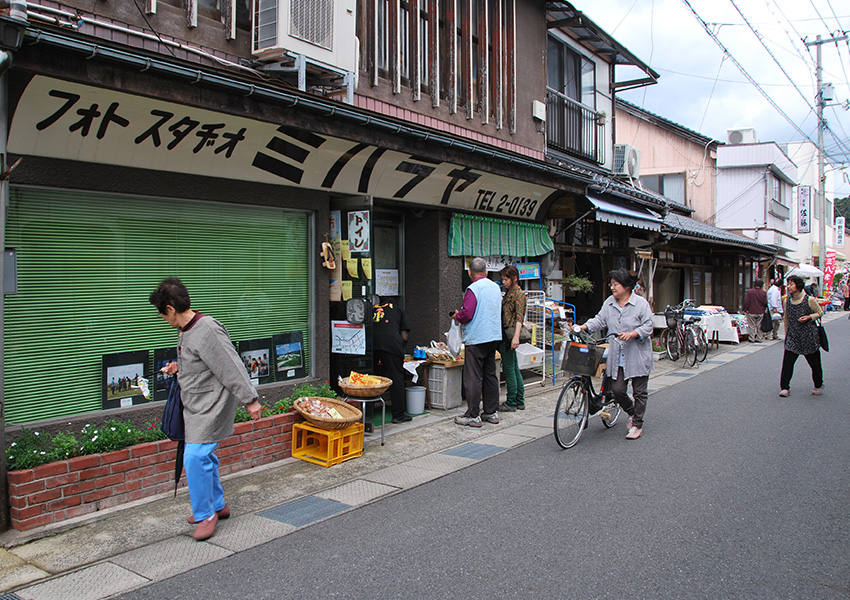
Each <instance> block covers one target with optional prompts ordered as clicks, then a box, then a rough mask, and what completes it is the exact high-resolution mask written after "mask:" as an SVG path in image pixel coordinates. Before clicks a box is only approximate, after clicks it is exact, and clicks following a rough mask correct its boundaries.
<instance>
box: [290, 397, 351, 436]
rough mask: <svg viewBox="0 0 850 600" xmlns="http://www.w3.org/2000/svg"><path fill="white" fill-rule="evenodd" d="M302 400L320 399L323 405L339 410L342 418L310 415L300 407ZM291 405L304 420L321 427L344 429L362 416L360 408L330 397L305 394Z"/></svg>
mask: <svg viewBox="0 0 850 600" xmlns="http://www.w3.org/2000/svg"><path fill="white" fill-rule="evenodd" d="M302 400H321V401H322V404H324V405H325V406H333V407H334V408H335V409H337V410H338V411H339V414H341V415H342V416H343V418H342V419H330V418H328V417H319V416H317V415H312V414H310V413H308V412H307V411H305V410H302V409H301V406H299V405H300V404H301V401H302ZM292 407H293V408H294V409H295V410H296V411H298V414H299V415H301V416H302V417H304V419H305V420H306V421H309V422H310V423H312V424H313V425H315V426H316V427H321V428H322V429H345V428H346V427H349V426H351V425H353V424H354V423H356V422H357V421H359V420H360V419H362V418H363V413H361V412H360V409H358V408H355V407H353V406H351V405H350V404H346V403H345V402H342V401H341V400H334V399H332V398H317V397H315V396H313V397H311V396H306V397H304V398H298V399H296V400H295V402H293V403H292Z"/></svg>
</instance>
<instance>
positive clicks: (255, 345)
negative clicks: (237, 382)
mask: <svg viewBox="0 0 850 600" xmlns="http://www.w3.org/2000/svg"><path fill="white" fill-rule="evenodd" d="M271 356H272V339H271V338H259V339H256V340H245V341H240V342H239V358H241V359H242V364H244V365H245V370H246V371H248V377H250V378H251V383H253V384H254V385H260V384H262V383H271V382H272V381H273V380H274V377H273V375H272V366H271Z"/></svg>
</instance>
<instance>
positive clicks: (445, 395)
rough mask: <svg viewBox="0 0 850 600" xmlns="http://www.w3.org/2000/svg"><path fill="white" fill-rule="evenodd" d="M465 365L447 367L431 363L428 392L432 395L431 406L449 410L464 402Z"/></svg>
mask: <svg viewBox="0 0 850 600" xmlns="http://www.w3.org/2000/svg"><path fill="white" fill-rule="evenodd" d="M462 386H463V367H459V366H458V367H445V366H443V365H431V366H430V367H428V393H429V394H430V397H431V408H436V409H440V410H449V409H450V408H457V407H458V406H460V405H461V404H462V403H463V399H462V398H461V396H462V393H463V392H462Z"/></svg>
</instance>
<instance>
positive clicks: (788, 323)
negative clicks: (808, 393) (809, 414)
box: [779, 275, 823, 397]
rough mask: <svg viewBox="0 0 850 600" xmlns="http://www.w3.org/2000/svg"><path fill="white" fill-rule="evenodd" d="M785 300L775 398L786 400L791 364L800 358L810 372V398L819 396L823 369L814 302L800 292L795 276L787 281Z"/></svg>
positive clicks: (800, 284) (818, 310) (819, 312)
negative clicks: (784, 398) (807, 364)
mask: <svg viewBox="0 0 850 600" xmlns="http://www.w3.org/2000/svg"><path fill="white" fill-rule="evenodd" d="M787 283H788V299H787V300H786V301H785V315H784V319H785V356H783V358H782V374H781V375H780V377H779V387H780V389H781V391H780V392H779V395H780V396H782V397H785V396H788V394H789V393H790V389H791V377H792V376H793V375H794V363H795V362H797V357H798V356H800V355H801V354H802V355H803V356H805V357H806V362H808V363H809V366H810V367H811V368H812V381H813V382H814V384H815V388H814V389H813V390H812V395H814V396H820V395H821V394H822V393H823V367H822V366H821V362H820V337H819V336H818V329H817V326H816V324H815V319H818V318H820V317H821V316H823V310H822V309H821V307H820V305H818V302H817V300H815V299H814V298H813V297H811V296H808V295H806V293H805V292H804V291H803V279H802V278H801V277H798V276H797V275H791V276H790V277H789V278H788V281H787Z"/></svg>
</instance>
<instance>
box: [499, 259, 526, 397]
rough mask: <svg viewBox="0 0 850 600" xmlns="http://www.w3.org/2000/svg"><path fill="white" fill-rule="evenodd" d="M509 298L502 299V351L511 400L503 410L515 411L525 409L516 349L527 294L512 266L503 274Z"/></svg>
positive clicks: (503, 282)
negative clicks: (520, 285)
mask: <svg viewBox="0 0 850 600" xmlns="http://www.w3.org/2000/svg"><path fill="white" fill-rule="evenodd" d="M499 275H501V277H502V285H503V286H504V288H505V296H504V297H503V298H502V343H501V345H500V346H499V352H500V353H501V355H502V371H504V373H505V379H506V381H507V384H508V396H507V399H506V400H505V401H504V402H503V403H502V404H501V405H500V406H499V410H503V411H507V412H514V411H516V410H517V409H518V410H523V409H525V386H524V384H523V381H522V374H521V373H520V371H519V365H518V364H517V357H516V349H517V346H519V332H520V329H521V328H522V321H523V319H524V318H525V302H526V300H525V294H524V293H523V291H522V289H521V288H520V287H519V271H517V268H516V267H515V266H513V265H508V266H507V267H505V268H504V269H502V270H501V271H500V272H499Z"/></svg>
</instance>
